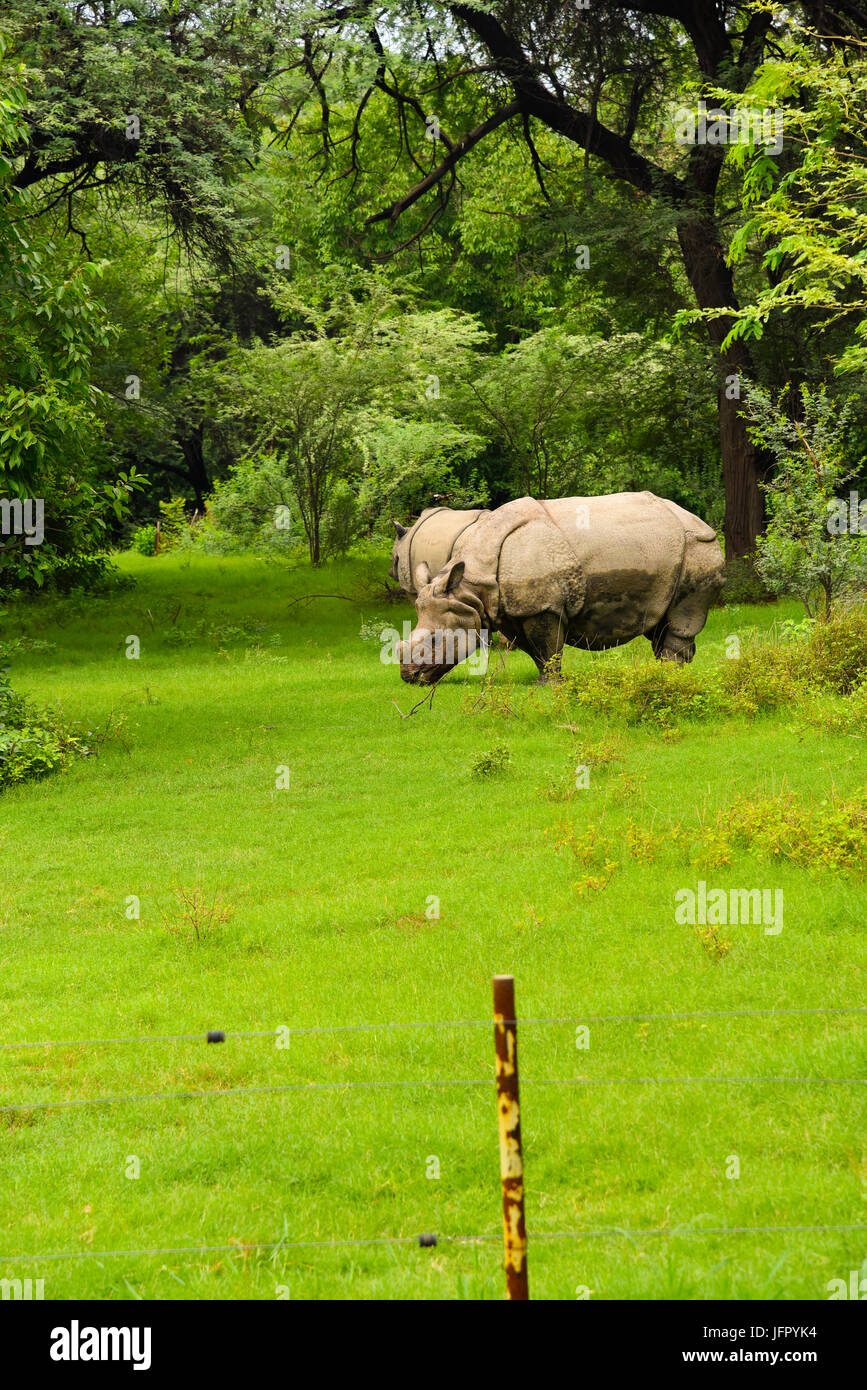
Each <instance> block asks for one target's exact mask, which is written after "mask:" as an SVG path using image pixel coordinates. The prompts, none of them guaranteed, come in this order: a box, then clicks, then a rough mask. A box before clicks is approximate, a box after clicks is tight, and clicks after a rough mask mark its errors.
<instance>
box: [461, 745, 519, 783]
mask: <svg viewBox="0 0 867 1390" xmlns="http://www.w3.org/2000/svg"><path fill="white" fill-rule="evenodd" d="M511 762H512V754H511V750H510V749H508V748H507V747H506V745H505V744H503V743H497V744H495V745H494V747H493V748H489V749H488V750H487V752H484V753H479V754H478V755H477V756H476V757H475V758H474V759H473V761H472V763H471V764H470V771H471V773H472V775H473V777H476V778H485V777H501V776H502V774H503V773H504V772H507V771H508V770H509V767H510V766H511Z"/></svg>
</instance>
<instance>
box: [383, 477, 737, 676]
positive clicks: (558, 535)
mask: <svg viewBox="0 0 867 1390" xmlns="http://www.w3.org/2000/svg"><path fill="white" fill-rule="evenodd" d="M453 515H455V514H453ZM419 558H422V557H419ZM459 561H462V562H463V566H464V568H463V573H462V574H461V577H460V579H459V581H458V583H457V584H454V583H453V582H452V583H450V582H449V579H448V575H449V573H450V571H451V569H452V567H453V566H454V565H456V564H457V563H458V562H459ZM412 562H413V564H414V565H415V564H416V563H417V557H416V555H415V548H414V547H413V555H412ZM431 569H432V571H433V566H431ZM433 573H434V576H435V578H434V580H433V582H432V586H431V588H430V589H428V588H425V589H424V591H423V592H422V593H421V594H420V596H419V598H418V600H417V603H416V607H417V609H418V629H419V630H424V629H425V628H426V627H427V626H429V621H433V619H432V618H431V619H430V620H429V619H428V617H427V610H428V608H429V607H430V605H431V602H432V600H431V599H429V598H428V594H433V595H436V594H442V593H443V592H446V593H448V594H449V595H451V594H452V590H453V591H454V593H453V602H454V603H455V604H458V603H460V602H464V603H466V602H471V603H472V602H475V603H476V604H478V602H479V601H480V602H481V606H482V608H483V610H484V615H485V621H486V623H487V626H488V627H490V628H491V629H494V630H499V631H501V632H503V633H504V634H505V635H506V636H507V637H509V638H510V639H511V640H513V641H515V642H516V644H517V645H518V646H519V647H521V648H522V650H524V651H526V652H528V653H529V654H530V655H531V656H532V657H533V659H534V660H535V661H536V663H537V665H538V666H539V668H540V670H542V669H543V668H544V666H545V665H546V663H548V662H549V661H551V659H552V658H559V654H560V652H561V651H562V648H563V646H564V644H568V645H570V646H577V647H584V648H587V649H589V650H591V651H600V650H602V649H604V648H606V647H613V646H619V645H621V644H622V643H624V642H628V641H631V640H632V638H634V637H638V636H642V635H644V636H646V637H648V638H649V639H650V641H651V643H652V644H653V650H654V653H655V655H656V656H657V657H660V658H662V659H668V660H676V661H690V660H691V659H692V656H693V655H694V652H695V640H694V639H695V636H696V634H697V633H699V632H700V631H701V629H702V628H703V627H704V624H705V621H706V618H707V612H708V609H709V607H710V606H711V604H712V603H713V601H714V599H715V597H716V595H717V593H718V592H719V589H720V588H721V586H722V582H723V577H724V566H723V556H722V551H721V549H720V545H719V542H718V541H717V538H716V532H715V531H714V530H713V529H712V528H711V527H710V526H708V525H707V523H706V522H704V521H701V520H700V519H699V518H698V517H696V516H693V515H692V514H691V513H690V512H688V511H686V510H685V509H684V508H683V507H680V506H678V504H677V503H676V502H670V501H667V500H665V499H664V498H660V497H656V496H654V494H653V493H651V492H620V493H613V494H610V495H608V496H604V497H562V498H554V499H551V500H549V501H544V502H540V501H536V500H535V499H534V498H532V497H521V498H519V499H518V500H517V501H514V502H507V503H506V505H505V506H503V507H498V508H497V509H496V510H495V511H492V512H487V513H482V514H481V516H480V517H479V518H478V519H477V520H476V521H475V522H474V523H473V524H472V525H470V526H468V527H467V528H466V529H464V530H463V531H462V532H459V533H458V534H457V535H456V538H455V540H454V542H453V544H452V548H451V554H450V556H449V558H448V559H447V560H446V562H445V563H444V564H443V565H442V566H441V568H440V570H439V572H437V571H433ZM457 574H460V571H458V572H457ZM457 574H456V576H455V578H457ZM434 611H435V610H434V609H433V608H431V613H433V612H434ZM439 621H441V619H440V620H439ZM407 668H408V671H409V672H410V673H411V672H412V660H411V658H410V657H409V656H408V657H407ZM404 678H405V679H406V678H407V675H406V674H405V675H404Z"/></svg>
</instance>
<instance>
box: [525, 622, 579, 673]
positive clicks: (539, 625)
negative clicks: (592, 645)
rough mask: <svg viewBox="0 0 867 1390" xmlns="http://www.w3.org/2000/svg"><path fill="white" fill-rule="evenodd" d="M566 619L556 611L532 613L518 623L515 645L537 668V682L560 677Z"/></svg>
mask: <svg viewBox="0 0 867 1390" xmlns="http://www.w3.org/2000/svg"><path fill="white" fill-rule="evenodd" d="M566 627H567V624H566V620H565V618H562V617H561V616H560V615H559V614H558V613H534V614H533V616H532V617H531V618H524V619H522V621H521V623H520V628H521V632H520V635H519V637H518V642H517V645H518V646H519V647H520V648H521V650H522V651H525V652H526V653H527V655H528V656H531V657H532V658H533V660H534V661H535V663H536V665H537V666H538V668H539V683H540V685H547V684H548V682H549V681H556V680H559V678H560V663H561V661H562V659H563V644H564V642H565V640H566Z"/></svg>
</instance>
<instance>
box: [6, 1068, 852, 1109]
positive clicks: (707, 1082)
mask: <svg viewBox="0 0 867 1390" xmlns="http://www.w3.org/2000/svg"><path fill="white" fill-rule="evenodd" d="M494 1082H495V1078H494V1076H493V1075H491V1076H482V1077H472V1078H468V1079H465V1078H462V1077H458V1078H452V1077H442V1076H433V1077H424V1078H414V1079H411V1080H406V1081H399V1080H395V1081H289V1082H285V1083H283V1084H281V1085H276V1086H223V1087H221V1088H219V1089H216V1090H211V1091H145V1092H142V1093H140V1094H138V1095H130V1096H80V1097H75V1098H73V1099H69V1100H40V1101H17V1102H16V1103H15V1104H13V1105H0V1114H4V1115H9V1114H15V1113H17V1112H21V1111H34V1110H67V1109H72V1108H75V1107H81V1106H88V1105H131V1104H136V1103H138V1102H144V1101H154V1100H221V1099H223V1098H224V1097H226V1096H259V1095H269V1094H275V1095H276V1094H279V1093H280V1092H285V1091H343V1090H388V1089H396V1088H416V1089H421V1088H423V1087H425V1086H492V1085H494ZM521 1085H522V1086H666V1085H670V1086H723V1085H724V1086H762V1085H788V1086H867V1077H863V1076H567V1077H562V1076H554V1077H538V1076H528V1077H521Z"/></svg>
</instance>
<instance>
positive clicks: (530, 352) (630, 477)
mask: <svg viewBox="0 0 867 1390" xmlns="http://www.w3.org/2000/svg"><path fill="white" fill-rule="evenodd" d="M710 380H711V369H710V364H709V362H708V360H707V359H706V357H705V356H704V354H703V353H702V352H701V351H699V350H698V349H697V348H695V347H693V346H691V345H683V344H680V345H675V344H671V343H667V342H652V341H649V340H648V339H647V338H645V337H642V336H641V335H640V334H638V333H626V334H614V335H612V337H611V338H610V339H609V340H608V341H600V340H599V338H598V337H595V336H591V335H589V334H575V333H570V332H568V331H566V330H565V329H562V328H546V329H543V330H541V331H540V332H538V333H535V334H533V335H531V336H529V337H526V338H524V339H523V340H522V341H521V342H520V343H519V344H517V345H516V346H515V347H510V348H507V349H506V350H505V352H504V353H502V354H501V355H500V356H499V357H498V358H496V359H495V360H494V361H493V363H492V364H491V365H490V366H489V367H488V369H487V370H486V371H484V372H482V373H480V374H479V376H478V377H477V378H476V379H475V380H473V381H471V392H472V400H473V402H474V404H475V406H476V411H475V416H474V418H475V421H476V422H477V423H479V424H481V425H482V426H483V427H484V428H486V429H487V430H488V431H489V433H490V434H491V437H492V438H493V439H494V440H495V441H496V442H497V443H498V444H499V445H500V447H501V448H502V450H503V452H504V454H505V456H506V458H507V459H508V462H509V465H510V475H511V479H512V486H513V488H514V489H516V490H518V491H524V492H530V493H532V494H533V495H534V496H537V497H555V496H570V495H576V494H577V495H583V494H595V493H602V492H618V491H641V490H643V489H645V488H647V489H649V490H651V491H654V492H657V493H659V494H662V495H663V496H667V497H672V498H673V499H674V500H675V501H678V502H681V503H682V504H684V505H686V506H687V507H690V508H695V509H696V510H698V511H699V512H701V513H702V514H703V515H705V516H709V517H711V518H712V519H713V520H719V519H720V518H721V514H722V494H721V490H720V487H719V482H718V456H719V439H718V434H717V424H716V419H715V412H714V408H713V402H712V399H711V396H710V393H709V391H708V382H709V381H710ZM672 417H674V418H676V419H677V420H678V431H677V434H676V435H673V434H672V428H671V421H672Z"/></svg>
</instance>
